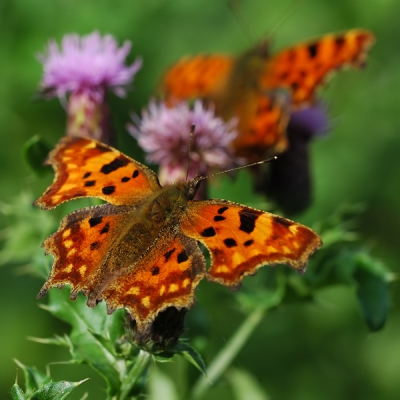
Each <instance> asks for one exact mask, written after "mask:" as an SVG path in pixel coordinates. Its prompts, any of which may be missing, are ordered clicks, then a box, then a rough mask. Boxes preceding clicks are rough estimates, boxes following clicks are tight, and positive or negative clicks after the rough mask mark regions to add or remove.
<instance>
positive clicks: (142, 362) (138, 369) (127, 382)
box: [119, 350, 151, 400]
mask: <svg viewBox="0 0 400 400" xmlns="http://www.w3.org/2000/svg"><path fill="white" fill-rule="evenodd" d="M150 360H151V354H150V353H148V352H147V351H144V350H140V351H139V354H138V356H137V359H136V362H135V364H134V365H133V367H132V369H131V370H130V371H129V373H128V375H127V376H126V377H125V379H124V380H123V381H122V385H121V394H120V395H119V400H126V399H127V398H128V397H129V393H130V391H131V390H132V388H133V387H134V386H135V384H136V383H137V381H138V380H139V379H140V377H141V376H142V374H143V372H144V371H145V370H146V368H147V367H148V365H149V363H150Z"/></svg>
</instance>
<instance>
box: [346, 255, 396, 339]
mask: <svg viewBox="0 0 400 400" xmlns="http://www.w3.org/2000/svg"><path fill="white" fill-rule="evenodd" d="M355 263H356V266H357V268H356V270H355V272H354V274H353V277H354V280H355V281H356V285H357V297H358V301H359V303H360V307H361V311H362V313H363V316H364V318H365V321H366V322H367V324H368V326H369V328H370V329H371V330H372V331H377V330H379V329H381V328H382V327H383V326H384V324H385V322H386V318H387V314H388V309H389V302H390V292H389V274H388V272H387V270H386V269H385V268H384V266H383V264H382V263H381V262H380V261H379V260H376V259H374V258H372V257H371V256H370V255H368V254H359V255H358V257H357V258H356V259H355Z"/></svg>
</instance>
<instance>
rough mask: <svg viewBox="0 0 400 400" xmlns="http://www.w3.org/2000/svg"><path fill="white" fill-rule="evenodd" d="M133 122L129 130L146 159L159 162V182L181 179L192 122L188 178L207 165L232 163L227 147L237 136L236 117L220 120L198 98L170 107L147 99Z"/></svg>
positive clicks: (223, 166)
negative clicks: (191, 104)
mask: <svg viewBox="0 0 400 400" xmlns="http://www.w3.org/2000/svg"><path fill="white" fill-rule="evenodd" d="M133 119H134V123H135V125H131V126H129V128H128V129H129V131H130V133H131V134H132V136H134V137H135V138H136V139H137V140H138V143H139V145H140V146H141V147H142V148H143V150H144V151H145V152H146V153H148V154H147V157H146V160H147V161H148V162H150V163H155V164H159V165H160V171H159V175H160V180H161V182H162V183H171V182H176V181H184V180H185V178H186V171H187V168H188V165H187V164H188V152H189V141H190V130H191V127H192V125H194V126H195V132H194V135H193V139H192V143H191V149H190V169H189V174H188V177H189V179H191V178H193V177H194V176H196V175H198V174H201V175H207V173H208V172H209V169H214V168H217V169H228V168H231V167H233V165H234V161H235V158H234V156H233V152H232V150H231V143H232V140H233V139H234V138H235V137H236V136H237V131H236V126H237V121H236V119H232V120H230V121H228V122H224V120H223V119H221V118H219V117H216V116H215V114H214V110H213V109H212V108H208V109H207V108H205V106H204V105H203V103H202V102H201V101H200V100H197V101H196V102H195V103H194V106H193V107H192V108H191V107H189V105H188V104H187V103H180V104H177V105H176V106H175V107H173V108H170V107H168V106H167V105H166V104H165V103H160V104H157V103H155V102H151V103H150V105H149V108H148V110H147V111H143V116H142V120H141V121H140V119H139V118H138V117H137V116H134V118H133Z"/></svg>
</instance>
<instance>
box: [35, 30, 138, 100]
mask: <svg viewBox="0 0 400 400" xmlns="http://www.w3.org/2000/svg"><path fill="white" fill-rule="evenodd" d="M130 49H131V43H130V42H128V41H127V42H125V43H124V44H123V45H122V47H118V43H117V41H116V40H115V38H114V37H112V36H111V35H104V36H103V37H102V36H101V35H100V33H99V32H93V33H91V34H89V35H86V36H82V37H79V36H78V35H77V34H69V35H65V36H64V37H63V39H62V44H61V47H60V49H59V47H58V45H57V43H56V42H55V41H54V40H52V41H50V42H49V44H48V47H47V52H46V54H40V55H39V56H38V58H39V60H40V61H41V62H42V63H43V68H44V74H43V79H42V83H41V86H42V88H43V90H44V91H45V92H46V93H47V94H49V95H50V96H58V97H63V96H65V95H66V93H76V92H90V94H91V95H92V96H99V97H100V99H102V98H103V96H104V92H105V89H107V88H110V89H111V90H112V91H113V92H114V93H115V94H117V95H118V96H121V97H122V96H124V95H125V89H126V86H127V85H128V84H129V83H130V82H131V81H132V79H133V77H134V75H135V74H136V72H137V71H138V70H139V69H140V68H141V66H142V61H141V60H140V59H137V60H136V61H135V62H134V63H133V64H132V65H130V66H127V65H125V64H124V62H125V59H126V56H127V55H128V54H129V51H130Z"/></svg>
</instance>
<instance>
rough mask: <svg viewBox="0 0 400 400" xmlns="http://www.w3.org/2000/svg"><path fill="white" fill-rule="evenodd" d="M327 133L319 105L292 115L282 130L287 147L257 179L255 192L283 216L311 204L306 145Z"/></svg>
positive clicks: (322, 108)
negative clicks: (285, 136) (276, 207)
mask: <svg viewBox="0 0 400 400" xmlns="http://www.w3.org/2000/svg"><path fill="white" fill-rule="evenodd" d="M328 130H329V119H328V115H327V112H326V109H325V107H324V106H322V105H321V104H316V105H314V106H312V107H308V108H305V109H303V110H300V111H296V112H293V113H292V115H291V116H290V120H289V124H288V127H287V129H286V134H287V138H288V148H287V149H286V150H285V151H284V152H283V153H281V154H279V155H278V159H277V160H276V161H274V162H272V163H270V165H269V168H268V170H267V171H265V173H263V174H262V175H261V176H258V177H257V182H256V187H257V189H258V191H262V192H264V193H265V194H266V195H267V197H268V198H269V199H271V200H273V201H274V202H275V203H276V204H277V205H278V207H279V208H280V209H282V211H283V212H284V213H285V214H286V215H293V214H297V213H299V212H302V211H304V210H305V209H306V208H307V207H309V206H310V204H311V203H312V179H311V172H310V156H309V145H310V141H311V140H312V139H313V138H315V137H318V136H321V135H323V134H325V133H326V132H328Z"/></svg>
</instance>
